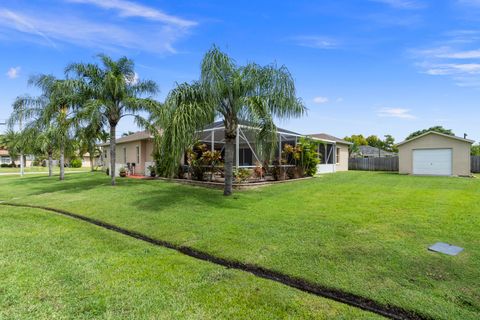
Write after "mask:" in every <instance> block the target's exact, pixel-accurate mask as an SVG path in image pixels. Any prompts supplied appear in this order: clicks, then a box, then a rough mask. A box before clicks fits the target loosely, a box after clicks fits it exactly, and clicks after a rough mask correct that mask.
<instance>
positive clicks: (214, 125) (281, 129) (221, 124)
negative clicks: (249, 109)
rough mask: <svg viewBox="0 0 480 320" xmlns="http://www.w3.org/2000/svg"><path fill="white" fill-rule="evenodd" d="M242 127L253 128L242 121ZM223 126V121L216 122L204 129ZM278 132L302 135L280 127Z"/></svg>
mask: <svg viewBox="0 0 480 320" xmlns="http://www.w3.org/2000/svg"><path fill="white" fill-rule="evenodd" d="M240 125H242V126H246V127H248V126H252V124H251V123H248V122H247V121H240ZM223 126H224V124H223V121H222V120H220V121H215V122H213V123H211V124H209V125H207V126H205V128H203V130H209V129H213V128H223ZM277 132H280V133H286V134H293V135H297V136H301V135H302V134H300V133H298V132H294V131H290V130H287V129H283V128H279V127H277Z"/></svg>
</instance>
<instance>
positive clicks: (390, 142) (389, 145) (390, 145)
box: [382, 134, 398, 152]
mask: <svg viewBox="0 0 480 320" xmlns="http://www.w3.org/2000/svg"><path fill="white" fill-rule="evenodd" d="M384 137H385V140H383V143H382V144H383V149H384V150H385V151H388V152H398V147H397V146H396V145H395V138H394V137H393V136H391V135H389V134H386V135H384Z"/></svg>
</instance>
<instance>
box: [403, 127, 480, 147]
mask: <svg viewBox="0 0 480 320" xmlns="http://www.w3.org/2000/svg"><path fill="white" fill-rule="evenodd" d="M429 134H436V135H438V136H441V137H445V138H450V139H454V140H459V141H462V142H466V143H470V144H472V143H474V142H475V141H474V140H470V139H465V138H462V137H457V136H454V135H451V134H445V133H440V132H436V131H427V132H425V133H423V134H421V135H419V136H416V137H413V138H411V139H409V140H404V141H402V142H400V143H397V146H401V145H403V144H406V143H409V142H410V141H413V140H416V139H418V138H421V137H424V136H426V135H429Z"/></svg>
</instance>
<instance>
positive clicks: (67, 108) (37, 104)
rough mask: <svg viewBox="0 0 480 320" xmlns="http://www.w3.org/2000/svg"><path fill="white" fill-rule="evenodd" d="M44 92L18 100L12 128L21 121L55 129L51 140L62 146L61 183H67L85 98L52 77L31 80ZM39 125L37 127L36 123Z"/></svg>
mask: <svg viewBox="0 0 480 320" xmlns="http://www.w3.org/2000/svg"><path fill="white" fill-rule="evenodd" d="M29 85H33V86H35V87H37V88H39V89H40V90H41V91H42V94H41V95H40V96H38V97H30V96H28V95H26V96H22V97H18V98H17V99H16V100H15V102H14V104H13V113H12V115H11V116H10V119H9V125H10V126H13V125H14V124H15V123H16V122H18V121H27V126H29V125H31V126H37V128H54V129H52V130H51V132H50V134H51V135H53V136H50V137H51V138H52V139H53V140H54V141H56V143H57V144H58V149H59V152H60V180H64V179H65V151H66V149H67V148H68V147H69V146H70V142H71V135H72V128H73V127H74V126H75V123H76V118H75V112H76V110H77V109H78V106H79V103H80V102H81V100H80V98H81V96H80V95H79V94H78V93H77V92H76V91H75V90H74V89H73V87H72V86H71V83H69V82H66V81H65V80H59V79H56V78H55V77H53V76H51V75H38V76H33V77H31V78H30V79H29ZM33 122H35V124H34V123H33Z"/></svg>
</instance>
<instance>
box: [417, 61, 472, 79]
mask: <svg viewBox="0 0 480 320" xmlns="http://www.w3.org/2000/svg"><path fill="white" fill-rule="evenodd" d="M425 73H427V74H430V75H434V76H438V75H455V74H460V75H462V74H470V75H471V74H479V73H480V64H479V63H456V64H454V63H449V64H436V65H433V66H432V68H429V69H427V70H426V71H425Z"/></svg>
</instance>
